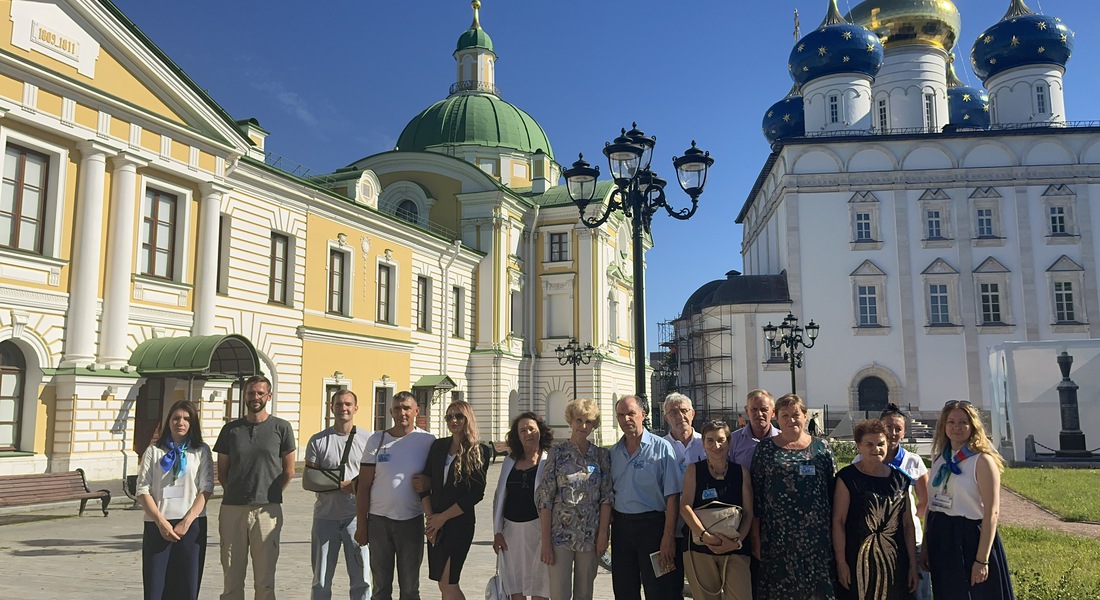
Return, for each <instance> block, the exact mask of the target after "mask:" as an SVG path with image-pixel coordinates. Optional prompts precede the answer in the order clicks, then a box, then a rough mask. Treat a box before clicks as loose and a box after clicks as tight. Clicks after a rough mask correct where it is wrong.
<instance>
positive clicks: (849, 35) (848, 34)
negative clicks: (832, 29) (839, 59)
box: [840, 31, 852, 40]
mask: <svg viewBox="0 0 1100 600" xmlns="http://www.w3.org/2000/svg"><path fill="white" fill-rule="evenodd" d="M840 37H842V38H844V39H846V40H850V39H852V32H851V31H845V32H844V33H842V34H840Z"/></svg>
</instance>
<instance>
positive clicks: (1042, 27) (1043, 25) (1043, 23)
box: [1035, 21, 1047, 31]
mask: <svg viewBox="0 0 1100 600" xmlns="http://www.w3.org/2000/svg"><path fill="white" fill-rule="evenodd" d="M1035 26H1036V27H1038V28H1039V29H1040V30H1041V31H1046V29H1047V22H1046V21H1039V22H1038V23H1036V24H1035Z"/></svg>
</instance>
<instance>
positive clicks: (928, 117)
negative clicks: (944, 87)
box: [924, 94, 936, 132]
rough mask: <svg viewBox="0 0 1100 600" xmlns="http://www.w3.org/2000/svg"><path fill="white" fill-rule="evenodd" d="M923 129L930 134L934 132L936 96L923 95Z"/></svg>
mask: <svg viewBox="0 0 1100 600" xmlns="http://www.w3.org/2000/svg"><path fill="white" fill-rule="evenodd" d="M924 127H925V129H927V130H928V131H930V132H932V131H935V130H936V95H935V94H925V95H924Z"/></svg>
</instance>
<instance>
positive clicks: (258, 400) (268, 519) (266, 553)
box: [214, 375, 296, 600]
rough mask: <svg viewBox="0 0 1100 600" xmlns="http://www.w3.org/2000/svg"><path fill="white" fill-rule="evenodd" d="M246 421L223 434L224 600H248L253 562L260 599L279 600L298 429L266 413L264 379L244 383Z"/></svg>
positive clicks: (220, 453) (220, 441)
mask: <svg viewBox="0 0 1100 600" xmlns="http://www.w3.org/2000/svg"><path fill="white" fill-rule="evenodd" d="M244 394H245V405H246V406H247V408H248V413H247V414H246V415H245V416H244V418H241V419H237V420H236V421H231V422H229V423H226V424H225V426H224V427H222V431H221V433H220V434H218V441H217V443H215V444H214V452H216V453H217V454H218V480H219V482H220V483H221V484H222V491H223V496H222V506H221V510H220V511H219V512H218V534H219V535H220V536H221V559H222V571H223V573H224V584H223V591H222V595H221V598H222V600H244V578H245V573H246V572H247V570H248V558H249V555H251V557H252V560H253V562H254V566H253V572H254V579H255V589H256V596H255V597H256V599H257V600H260V599H271V600H274V599H275V563H276V562H278V560H279V534H280V533H281V532H282V528H283V507H282V502H283V490H285V489H286V486H287V485H288V484H289V483H290V479H291V478H292V477H293V476H294V450H295V449H296V448H295V443H294V430H293V429H292V428H291V426H290V423H287V422H286V421H284V420H282V419H280V418H278V417H275V416H272V415H271V413H269V412H268V411H267V403H268V401H269V400H270V399H271V381H270V380H269V379H268V378H267V377H264V376H263V375H254V376H252V377H249V378H248V379H247V380H246V381H245V383H244Z"/></svg>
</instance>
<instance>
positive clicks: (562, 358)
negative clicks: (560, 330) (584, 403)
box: [554, 338, 596, 400]
mask: <svg viewBox="0 0 1100 600" xmlns="http://www.w3.org/2000/svg"><path fill="white" fill-rule="evenodd" d="M554 353H555V354H557V355H558V364H559V365H561V366H563V367H564V366H565V365H568V364H572V365H573V399H574V400H576V399H577V364H579V363H584V364H586V365H587V364H588V363H590V362H592V356H593V355H595V353H596V349H595V348H593V347H592V344H585V345H584V348H581V344H580V342H578V341H577V338H572V339H570V340H569V343H568V344H566V345H565V347H562V346H558V347H557V349H556V350H554Z"/></svg>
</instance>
